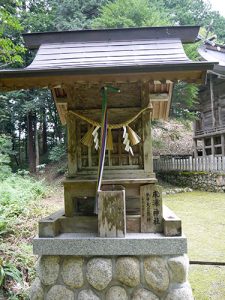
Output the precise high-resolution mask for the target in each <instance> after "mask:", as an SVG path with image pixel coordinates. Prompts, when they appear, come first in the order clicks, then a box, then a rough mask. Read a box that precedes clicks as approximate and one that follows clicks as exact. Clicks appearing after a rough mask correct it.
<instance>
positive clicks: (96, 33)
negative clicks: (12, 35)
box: [23, 26, 200, 49]
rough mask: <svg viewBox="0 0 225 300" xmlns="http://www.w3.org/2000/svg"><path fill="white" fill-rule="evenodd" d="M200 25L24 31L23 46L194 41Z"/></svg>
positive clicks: (30, 47) (31, 47)
mask: <svg viewBox="0 0 225 300" xmlns="http://www.w3.org/2000/svg"><path fill="white" fill-rule="evenodd" d="M199 28H200V26H161V27H141V28H119V29H96V30H76V31H61V32H43V33H39V32H37V33H24V34H23V38H24V41H25V46H26V47H27V48H29V49H37V48H39V47H40V45H41V44H43V43H65V42H87V41H88V42H94V41H95V42H96V41H106V40H124V38H125V39H126V40H133V41H134V40H143V39H163V38H164V39H171V38H172V39H173V38H179V39H180V40H181V41H182V42H183V43H193V42H195V41H196V38H197V35H198V32H199Z"/></svg>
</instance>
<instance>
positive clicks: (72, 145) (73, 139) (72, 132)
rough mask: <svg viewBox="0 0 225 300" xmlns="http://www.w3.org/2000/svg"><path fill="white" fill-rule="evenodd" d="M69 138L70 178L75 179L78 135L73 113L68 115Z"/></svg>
mask: <svg viewBox="0 0 225 300" xmlns="http://www.w3.org/2000/svg"><path fill="white" fill-rule="evenodd" d="M66 120H67V136H68V176H69V177H73V176H75V175H76V173H77V133H76V118H74V116H73V115H72V114H71V113H68V114H67V117H66Z"/></svg>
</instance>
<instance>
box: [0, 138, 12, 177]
mask: <svg viewBox="0 0 225 300" xmlns="http://www.w3.org/2000/svg"><path fill="white" fill-rule="evenodd" d="M11 149H12V142H11V139H10V138H9V137H7V136H6V135H0V180H3V179H4V178H6V177H8V176H9V175H10V174H11V168H10V166H9V164H10V154H11V152H12V150H11Z"/></svg>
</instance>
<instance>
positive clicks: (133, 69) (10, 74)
mask: <svg viewBox="0 0 225 300" xmlns="http://www.w3.org/2000/svg"><path fill="white" fill-rule="evenodd" d="M217 64H218V63H217V62H197V61H196V62H190V63H171V64H168V63H167V64H157V65H136V66H112V67H95V68H80V69H79V68H68V69H38V70H34V69H29V68H25V69H18V70H17V69H15V70H4V71H1V72H0V79H1V78H18V77H24V78H29V77H36V76H38V77H40V76H55V75H61V76H63V75H101V74H117V73H143V72H144V73H145V72H152V73H154V72H162V73H163V72H170V71H174V72H177V71H200V70H202V71H207V70H212V69H213V68H214V66H215V65H217Z"/></svg>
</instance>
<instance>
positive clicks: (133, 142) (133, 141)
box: [127, 126, 141, 146]
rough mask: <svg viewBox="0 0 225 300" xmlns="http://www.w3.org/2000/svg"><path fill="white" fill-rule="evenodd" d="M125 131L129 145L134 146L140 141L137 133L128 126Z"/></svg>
mask: <svg viewBox="0 0 225 300" xmlns="http://www.w3.org/2000/svg"><path fill="white" fill-rule="evenodd" d="M127 132H128V137H129V140H130V144H131V146H135V145H137V144H139V143H140V141H141V138H140V136H138V135H137V133H136V132H135V131H134V130H133V129H132V128H130V127H129V126H127Z"/></svg>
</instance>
